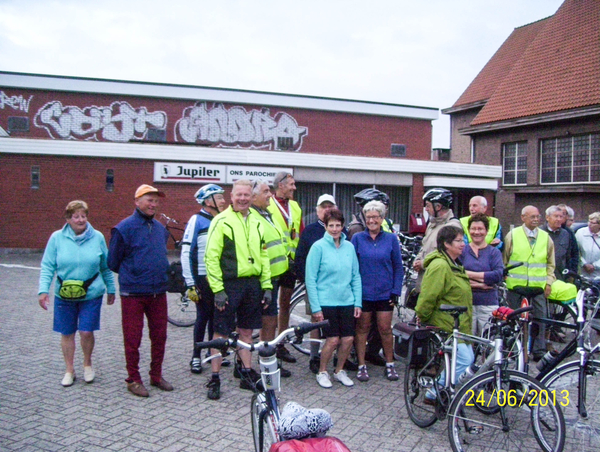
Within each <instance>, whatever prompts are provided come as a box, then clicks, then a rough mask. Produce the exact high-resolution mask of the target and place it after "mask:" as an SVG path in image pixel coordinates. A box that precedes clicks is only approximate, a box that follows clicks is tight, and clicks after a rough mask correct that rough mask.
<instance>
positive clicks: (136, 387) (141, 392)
mask: <svg viewBox="0 0 600 452" xmlns="http://www.w3.org/2000/svg"><path fill="white" fill-rule="evenodd" d="M127 390H128V391H129V392H131V393H132V394H133V395H136V396H138V397H148V396H149V395H150V394H149V393H148V390H147V389H146V387H145V386H144V384H143V383H140V382H137V381H133V382H131V383H127Z"/></svg>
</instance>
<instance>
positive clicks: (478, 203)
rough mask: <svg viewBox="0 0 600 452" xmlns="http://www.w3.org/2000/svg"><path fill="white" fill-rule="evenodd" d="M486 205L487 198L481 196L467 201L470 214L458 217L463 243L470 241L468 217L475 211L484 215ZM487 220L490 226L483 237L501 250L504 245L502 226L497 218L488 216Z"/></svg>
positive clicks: (489, 243)
mask: <svg viewBox="0 0 600 452" xmlns="http://www.w3.org/2000/svg"><path fill="white" fill-rule="evenodd" d="M487 206H488V204H487V199H485V198H484V197H483V196H473V197H472V198H471V200H470V201H469V212H470V213H471V215H469V216H466V217H462V218H461V219H460V223H461V224H462V227H463V230H464V231H465V243H470V242H471V236H470V235H469V218H471V217H472V216H473V215H475V214H476V213H481V214H483V215H486V212H487ZM488 220H489V221H490V227H489V229H488V233H487V236H486V237H485V241H486V243H487V244H488V245H492V246H495V247H496V248H498V249H499V250H501V249H502V246H503V245H504V243H503V242H502V226H500V222H499V221H498V218H495V217H488Z"/></svg>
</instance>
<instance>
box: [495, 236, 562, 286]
mask: <svg viewBox="0 0 600 452" xmlns="http://www.w3.org/2000/svg"><path fill="white" fill-rule="evenodd" d="M509 234H510V237H508V236H507V240H506V242H507V248H506V250H505V252H510V255H509V256H508V262H507V263H506V265H507V266H509V265H514V264H516V263H518V262H523V265H522V266H520V267H517V268H514V269H512V270H510V272H509V273H508V277H507V278H506V287H507V288H508V289H513V288H515V287H518V286H521V287H539V288H541V289H545V288H546V285H547V284H549V285H550V284H552V282H553V280H554V278H552V281H550V282H549V280H548V277H549V276H548V275H549V273H550V270H549V269H548V266H549V265H550V266H551V267H552V273H554V259H551V260H550V261H549V259H548V254H549V252H548V246H549V242H550V243H551V240H550V237H549V236H548V233H547V232H545V231H542V230H541V229H539V228H537V236H536V237H535V239H534V240H533V241H532V242H530V241H529V238H528V237H527V234H526V233H525V229H524V228H523V226H520V227H518V228H515V229H513V230H512V231H511V232H509ZM509 244H510V245H512V246H510V245H509ZM509 248H510V249H509ZM553 252H554V251H552V253H550V254H553ZM552 257H553V256H552Z"/></svg>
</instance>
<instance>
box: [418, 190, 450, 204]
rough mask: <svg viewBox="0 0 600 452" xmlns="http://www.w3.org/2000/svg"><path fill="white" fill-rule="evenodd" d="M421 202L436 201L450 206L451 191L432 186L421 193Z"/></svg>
mask: <svg viewBox="0 0 600 452" xmlns="http://www.w3.org/2000/svg"><path fill="white" fill-rule="evenodd" d="M423 202H424V203H425V202H430V203H431V204H433V203H438V204H441V205H442V206H444V207H446V208H450V206H451V205H452V192H451V191H450V190H446V189H445V188H432V189H431V190H428V191H427V193H425V194H424V195H423Z"/></svg>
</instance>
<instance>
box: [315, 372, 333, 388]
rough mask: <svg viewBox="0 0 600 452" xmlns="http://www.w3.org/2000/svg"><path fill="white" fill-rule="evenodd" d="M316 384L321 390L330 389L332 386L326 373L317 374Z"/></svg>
mask: <svg viewBox="0 0 600 452" xmlns="http://www.w3.org/2000/svg"><path fill="white" fill-rule="evenodd" d="M317 383H319V385H320V386H321V387H322V388H331V387H332V386H333V385H332V384H331V380H330V379H329V374H328V373H327V372H319V373H318V374H317Z"/></svg>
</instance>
